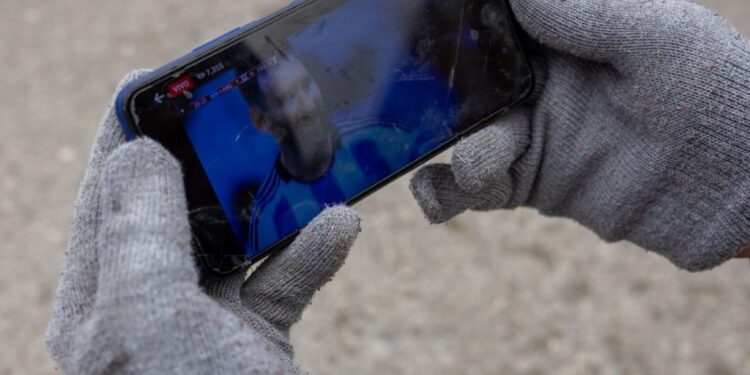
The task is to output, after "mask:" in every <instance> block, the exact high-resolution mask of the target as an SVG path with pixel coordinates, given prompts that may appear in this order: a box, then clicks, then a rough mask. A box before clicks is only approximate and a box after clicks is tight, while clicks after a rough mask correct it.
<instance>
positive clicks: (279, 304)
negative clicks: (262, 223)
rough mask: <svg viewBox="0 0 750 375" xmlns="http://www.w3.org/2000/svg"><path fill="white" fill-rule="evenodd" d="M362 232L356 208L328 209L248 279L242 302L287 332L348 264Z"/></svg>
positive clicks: (337, 207)
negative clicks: (325, 286) (320, 291)
mask: <svg viewBox="0 0 750 375" xmlns="http://www.w3.org/2000/svg"><path fill="white" fill-rule="evenodd" d="M359 233H360V219H359V216H358V215H357V213H356V212H355V211H354V210H353V209H351V208H348V207H344V206H335V207H330V208H328V209H326V210H325V211H324V212H323V213H321V214H320V215H319V216H318V217H317V218H316V219H315V220H313V221H312V222H311V223H310V224H309V225H308V226H307V227H306V228H305V229H304V230H302V233H300V235H299V236H298V237H297V239H296V240H295V241H294V242H293V243H292V244H291V245H290V246H289V247H288V248H287V249H285V250H283V251H281V252H279V253H278V254H276V255H275V256H273V257H271V258H269V259H268V260H267V261H266V262H265V263H263V264H262V265H261V266H260V268H259V269H258V270H256V271H255V272H254V273H252V274H251V275H250V278H249V279H248V280H247V282H246V283H245V285H244V286H243V287H242V291H241V297H242V299H243V300H244V301H246V303H247V304H251V305H252V306H253V311H254V312H255V313H256V314H258V315H259V316H261V317H262V318H263V319H265V320H266V321H269V322H271V323H272V324H274V325H277V326H279V327H282V328H284V329H287V328H288V327H290V326H291V325H292V324H294V323H295V322H297V321H298V320H299V318H300V316H301V315H302V310H303V309H304V308H305V307H307V305H308V304H309V303H310V301H311V300H312V297H313V295H314V294H315V292H317V291H318V290H319V289H320V288H322V287H323V286H324V285H325V284H326V283H328V282H329V281H330V280H331V279H332V278H333V276H334V275H335V274H336V272H338V270H339V269H340V268H341V267H342V266H343V265H344V262H345V261H346V258H347V257H348V255H349V250H350V249H351V248H352V246H353V245H354V241H355V240H356V238H357V236H358V235H359Z"/></svg>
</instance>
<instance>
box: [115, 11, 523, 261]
mask: <svg viewBox="0 0 750 375" xmlns="http://www.w3.org/2000/svg"><path fill="white" fill-rule="evenodd" d="M532 81H533V77H532V74H531V71H530V69H529V66H528V64H527V61H526V59H525V56H524V54H523V51H522V49H521V46H520V44H519V41H518V38H517V35H516V32H515V30H514V23H513V21H512V17H511V14H510V10H509V7H508V5H507V3H506V0H490V1H479V0H410V1H403V0H310V1H303V2H299V3H297V4H295V5H292V6H290V7H288V8H286V9H284V10H282V11H280V12H277V13H276V14H274V15H272V16H270V17H268V18H267V19H265V20H261V21H259V22H256V23H254V24H251V25H248V26H245V27H242V28H239V29H236V30H234V31H233V32H231V33H230V34H228V35H225V36H224V37H221V38H219V39H218V40H216V41H214V42H212V43H209V44H208V45H205V46H203V47H201V48H199V49H196V50H195V51H194V52H193V53H191V54H189V55H187V56H185V57H183V58H181V59H179V60H177V61H175V62H173V63H171V64H169V65H167V66H165V67H163V68H161V69H159V70H157V71H156V72H154V73H152V74H151V75H149V76H148V77H146V78H145V79H143V80H141V81H138V82H135V83H133V84H131V85H129V86H128V87H127V88H126V89H125V90H124V91H123V92H122V93H121V94H120V97H119V99H118V104H117V106H118V108H117V109H118V113H119V115H120V119H121V122H122V123H123V126H124V127H125V128H126V131H127V132H128V134H129V135H130V136H131V137H135V136H147V137H151V138H153V139H155V140H156V141H158V142H160V143H161V144H162V145H164V146H165V147H166V148H167V149H168V150H169V151H170V152H172V153H173V154H174V156H175V157H176V158H177V159H178V160H179V161H180V162H181V163H182V165H183V170H184V173H185V185H186V193H187V198H188V204H189V210H190V222H191V226H192V230H193V236H194V244H195V248H196V251H197V253H198V257H199V258H200V259H202V260H203V261H204V264H205V265H206V266H207V268H208V269H210V270H212V271H214V272H218V273H228V272H231V271H233V270H236V269H238V268H239V267H242V266H243V265H246V264H248V263H250V262H252V261H254V260H257V259H260V258H261V257H262V256H264V255H266V254H268V253H270V252H272V251H273V250H275V249H278V248H281V247H283V246H284V245H286V244H288V243H289V242H290V241H291V239H293V238H294V237H295V235H296V234H297V233H298V232H299V230H300V229H301V228H303V227H304V226H305V225H306V224H308V223H309V222H310V221H311V220H312V219H313V218H315V217H316V216H317V215H318V214H319V213H321V212H322V211H323V210H324V209H325V207H327V206H330V205H333V204H339V203H348V204H352V203H354V202H356V201H358V200H360V199H362V198H363V197H365V196H366V195H368V194H370V193H372V192H373V191H375V190H377V189H378V188H380V187H382V186H383V185H384V184H386V183H388V182H390V181H392V180H393V179H395V178H396V177H398V176H400V175H402V174H403V173H405V172H407V171H409V170H411V169H412V168H414V167H416V166H417V165H419V164H420V163H422V162H424V161H426V160H427V159H429V158H430V157H432V156H434V155H436V154H437V153H438V152H440V151H442V150H444V149H445V148H447V147H449V146H450V145H452V144H453V143H455V141H457V140H458V139H459V138H460V137H461V136H462V135H464V134H466V133H467V132H470V131H472V130H474V129H476V128H477V127H479V126H481V125H482V124H484V123H485V122H486V121H488V120H489V119H491V118H493V117H495V116H497V115H499V114H501V113H503V112H504V111H507V110H508V109H510V108H512V107H513V106H515V105H517V104H519V103H520V102H521V101H522V100H523V99H524V98H525V97H526V96H527V95H528V94H529V92H530V91H531V88H532Z"/></svg>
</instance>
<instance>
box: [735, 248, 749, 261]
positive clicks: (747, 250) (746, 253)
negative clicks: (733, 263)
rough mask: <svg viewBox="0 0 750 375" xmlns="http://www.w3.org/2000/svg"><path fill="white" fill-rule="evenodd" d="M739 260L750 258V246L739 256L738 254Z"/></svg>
mask: <svg viewBox="0 0 750 375" xmlns="http://www.w3.org/2000/svg"><path fill="white" fill-rule="evenodd" d="M737 258H750V246H749V247H747V248H746V249H745V250H742V252H740V253H739V254H737Z"/></svg>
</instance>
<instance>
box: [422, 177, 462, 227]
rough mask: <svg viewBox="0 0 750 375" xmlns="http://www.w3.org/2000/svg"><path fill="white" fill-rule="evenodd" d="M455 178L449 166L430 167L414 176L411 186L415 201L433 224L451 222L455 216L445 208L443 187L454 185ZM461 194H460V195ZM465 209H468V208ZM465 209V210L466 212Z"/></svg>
mask: <svg viewBox="0 0 750 375" xmlns="http://www.w3.org/2000/svg"><path fill="white" fill-rule="evenodd" d="M454 179H455V177H454V176H453V172H452V170H451V166H450V165H447V164H435V165H428V166H426V167H424V168H422V169H420V170H419V171H417V173H416V174H415V175H414V177H413V178H412V179H411V182H410V184H409V188H410V190H411V193H412V195H413V196H414V199H415V200H416V201H417V204H418V205H419V207H420V208H421V209H422V212H423V213H424V215H425V217H426V218H427V220H429V221H430V223H432V224H442V223H445V222H447V221H449V220H450V219H451V218H453V216H455V214H454V213H453V212H450V210H447V208H449V207H445V206H444V204H443V203H444V202H442V200H443V198H444V197H442V196H441V195H442V194H441V193H442V192H441V187H440V186H441V185H446V184H452V183H453V182H452V181H454ZM459 194H460V193H459ZM465 209H468V207H466V208H465ZM465 209H464V210H465Z"/></svg>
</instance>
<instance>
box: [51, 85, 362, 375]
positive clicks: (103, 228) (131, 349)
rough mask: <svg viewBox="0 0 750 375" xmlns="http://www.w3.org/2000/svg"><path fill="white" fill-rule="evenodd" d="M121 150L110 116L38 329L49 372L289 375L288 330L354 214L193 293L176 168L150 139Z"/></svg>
mask: <svg viewBox="0 0 750 375" xmlns="http://www.w3.org/2000/svg"><path fill="white" fill-rule="evenodd" d="M135 76H137V75H133V76H130V77H129V79H132V78H135ZM118 91H119V90H118ZM124 141H125V139H124V135H123V132H122V130H121V129H120V126H119V124H118V121H117V119H116V118H115V116H114V114H113V113H112V112H111V111H110V113H109V114H107V116H106V117H105V119H104V121H103V124H102V126H101V128H100V130H99V135H98V137H97V140H96V143H95V145H94V148H93V151H92V156H91V159H90V164H89V168H88V171H87V172H86V176H85V178H84V181H83V185H82V188H81V191H80V195H79V200H78V204H77V206H76V214H75V221H74V225H73V229H72V236H71V242H70V246H69V249H68V252H67V259H66V266H65V271H64V273H63V276H62V281H61V284H60V287H59V289H58V294H57V301H56V306H55V309H54V314H53V316H52V320H51V322H50V325H49V328H48V331H47V337H46V340H47V344H48V347H49V349H50V352H51V353H52V356H53V358H54V359H55V361H56V362H57V363H58V365H59V366H60V369H61V370H62V371H63V372H65V373H68V374H101V373H107V374H109V373H118V374H119V373H128V374H130V373H132V374H149V373H150V374H168V373H175V374H245V373H263V374H266V373H274V374H279V373H296V372H299V369H298V368H297V367H296V366H295V364H294V363H293V361H292V347H291V345H290V344H289V328H290V326H291V325H292V324H294V323H295V322H297V321H298V320H299V319H300V316H301V314H302V311H303V309H304V308H305V307H306V306H307V305H308V304H309V302H310V300H311V298H312V296H313V294H314V293H315V292H316V291H317V290H318V289H319V288H320V287H322V286H323V285H324V284H325V283H326V282H328V281H329V280H330V279H331V278H332V277H333V274H334V273H335V272H336V271H337V270H338V269H339V268H340V267H341V265H342V264H343V262H344V260H345V258H346V256H347V254H348V251H349V248H350V247H351V245H352V243H353V242H354V240H355V238H356V237H357V234H358V233H359V219H358V217H357V215H356V214H355V213H354V212H353V211H352V210H351V209H348V208H342V207H337V208H331V209H329V210H327V211H326V212H324V213H323V214H322V215H321V216H319V217H318V218H317V219H316V220H315V221H314V222H313V223H312V224H310V225H309V226H308V227H307V228H306V229H305V230H304V231H303V233H302V234H301V235H300V236H299V238H297V240H296V241H295V242H294V243H293V244H292V245H291V246H290V247H289V248H287V249H286V250H284V251H282V252H280V253H279V254H277V255H276V256H273V257H272V258H270V259H268V260H266V261H265V262H264V263H263V264H262V265H261V266H260V268H259V269H257V270H256V271H255V272H253V273H252V274H251V275H250V277H249V278H248V279H247V280H246V278H245V276H246V274H245V273H243V272H239V273H237V274H235V275H234V276H231V277H229V278H227V279H225V280H222V281H216V282H213V283H212V284H210V285H206V286H205V289H202V288H201V287H199V285H198V272H197V270H196V267H195V262H194V259H193V256H192V253H191V247H190V239H191V234H190V228H189V224H188V213H187V208H186V202H185V193H184V188H183V181H182V174H181V171H180V166H179V165H178V163H177V161H176V160H174V159H173V158H172V156H171V155H170V154H169V153H168V152H167V151H165V150H164V149H163V148H161V147H160V146H159V145H157V144H156V143H155V142H153V141H149V140H138V141H134V142H130V143H127V144H124V145H123V143H124Z"/></svg>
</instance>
